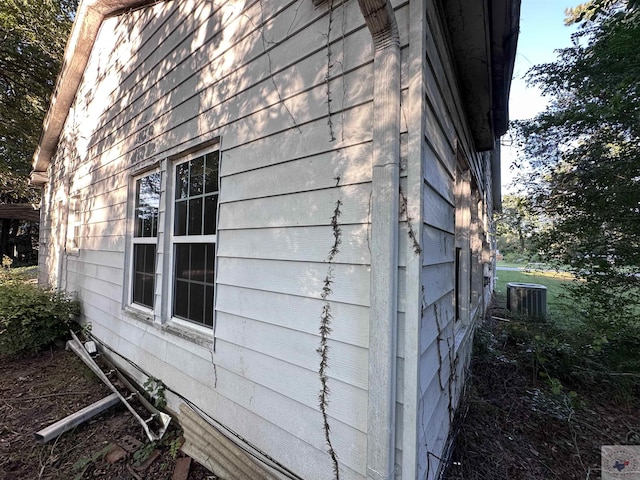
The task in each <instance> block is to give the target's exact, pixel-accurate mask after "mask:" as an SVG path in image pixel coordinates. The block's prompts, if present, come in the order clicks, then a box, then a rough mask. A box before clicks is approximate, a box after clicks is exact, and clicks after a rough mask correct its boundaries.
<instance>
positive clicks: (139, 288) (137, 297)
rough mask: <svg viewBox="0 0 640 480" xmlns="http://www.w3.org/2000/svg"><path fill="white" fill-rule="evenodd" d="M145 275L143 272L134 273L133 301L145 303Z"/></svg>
mask: <svg viewBox="0 0 640 480" xmlns="http://www.w3.org/2000/svg"><path fill="white" fill-rule="evenodd" d="M143 278H144V277H143V275H142V274H141V273H134V274H133V302H134V303H139V304H141V305H144V301H143V295H142V292H143V290H144V281H143Z"/></svg>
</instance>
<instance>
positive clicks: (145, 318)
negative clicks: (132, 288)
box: [124, 305, 155, 325]
mask: <svg viewBox="0 0 640 480" xmlns="http://www.w3.org/2000/svg"><path fill="white" fill-rule="evenodd" d="M124 313H125V315H126V316H128V317H129V318H133V319H134V320H138V321H140V322H143V323H147V324H149V325H154V324H155V322H154V321H153V311H152V310H150V309H145V308H143V307H138V306H136V305H127V306H126V307H125V308H124Z"/></svg>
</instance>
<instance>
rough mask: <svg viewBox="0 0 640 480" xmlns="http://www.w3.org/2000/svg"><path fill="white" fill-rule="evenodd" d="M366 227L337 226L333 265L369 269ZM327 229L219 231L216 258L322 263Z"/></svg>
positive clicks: (330, 244) (327, 243) (328, 235)
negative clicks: (338, 229) (337, 238)
mask: <svg viewBox="0 0 640 480" xmlns="http://www.w3.org/2000/svg"><path fill="white" fill-rule="evenodd" d="M368 227H369V226H368V225H366V224H351V225H340V240H341V242H340V245H339V246H338V249H339V251H338V253H337V254H336V255H335V257H334V259H333V262H334V263H346V264H355V265H369V263H370V261H369V255H370V253H369V244H368V241H367V239H368V233H369V232H368ZM334 240H335V239H334V237H333V229H332V228H331V227H330V226H307V227H274V228H259V229H240V230H220V231H219V232H218V244H219V245H220V246H219V248H218V251H217V255H218V257H243V258H261V259H264V260H288V261H301V262H324V261H326V260H327V258H328V256H329V250H330V249H331V247H333V243H334Z"/></svg>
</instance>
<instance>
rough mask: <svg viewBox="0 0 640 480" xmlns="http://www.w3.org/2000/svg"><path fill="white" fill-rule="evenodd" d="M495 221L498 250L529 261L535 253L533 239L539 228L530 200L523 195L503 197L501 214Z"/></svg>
mask: <svg viewBox="0 0 640 480" xmlns="http://www.w3.org/2000/svg"><path fill="white" fill-rule="evenodd" d="M496 220H497V222H496V233H497V237H498V250H500V252H501V253H503V254H516V255H518V256H519V257H521V258H524V257H526V258H527V259H530V258H531V256H532V255H534V253H535V245H534V239H535V237H536V235H537V232H538V230H539V228H540V222H539V219H538V216H537V215H536V213H535V212H534V210H533V208H532V205H531V200H530V199H529V198H528V197H527V196H525V195H505V196H504V198H503V199H502V212H500V214H499V215H498V216H497V217H496Z"/></svg>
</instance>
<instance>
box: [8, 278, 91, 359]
mask: <svg viewBox="0 0 640 480" xmlns="http://www.w3.org/2000/svg"><path fill="white" fill-rule="evenodd" d="M79 313H80V305H79V303H78V302H76V301H74V300H72V299H71V298H70V297H69V296H68V295H67V294H65V293H61V292H55V291H51V290H44V289H41V288H39V287H37V286H36V285H34V284H25V283H21V282H15V281H7V282H3V283H2V284H1V285H0V355H11V354H15V353H18V352H23V351H34V352H35V351H38V350H40V349H41V348H43V347H46V346H47V345H50V344H51V343H53V342H55V341H56V340H58V339H61V338H64V337H65V336H66V335H67V334H68V332H69V329H70V328H71V327H72V325H75V322H74V321H73V320H74V317H75V316H77V315H78V314H79Z"/></svg>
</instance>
